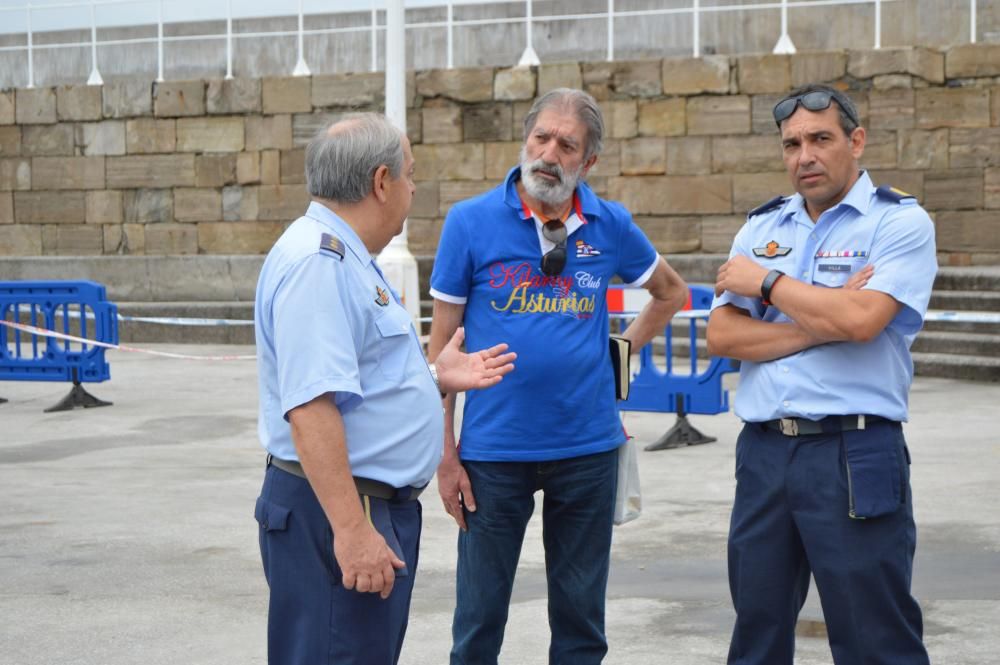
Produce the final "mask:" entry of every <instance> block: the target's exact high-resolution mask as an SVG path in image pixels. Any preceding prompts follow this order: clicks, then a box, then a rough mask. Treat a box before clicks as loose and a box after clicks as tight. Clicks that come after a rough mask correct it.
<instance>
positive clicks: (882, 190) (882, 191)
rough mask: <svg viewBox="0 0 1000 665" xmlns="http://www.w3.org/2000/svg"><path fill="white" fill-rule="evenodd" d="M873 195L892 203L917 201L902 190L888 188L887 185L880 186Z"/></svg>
mask: <svg viewBox="0 0 1000 665" xmlns="http://www.w3.org/2000/svg"><path fill="white" fill-rule="evenodd" d="M875 194H876V195H877V196H878V197H879V198H881V199H885V200H886V201H892V202H893V203H902V202H903V201H904V200H905V199H913V200H916V199H917V197H915V196H914V195H913V194H907V193H906V192H904V191H903V190H901V189H896V188H895V187H890V186H889V185H882V186H881V187H879V188H878V189H876V190H875Z"/></svg>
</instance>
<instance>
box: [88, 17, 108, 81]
mask: <svg viewBox="0 0 1000 665" xmlns="http://www.w3.org/2000/svg"><path fill="white" fill-rule="evenodd" d="M90 65H91V69H90V78H88V79H87V85H104V79H102V78H101V72H99V71H97V16H96V9H95V7H94V0H90Z"/></svg>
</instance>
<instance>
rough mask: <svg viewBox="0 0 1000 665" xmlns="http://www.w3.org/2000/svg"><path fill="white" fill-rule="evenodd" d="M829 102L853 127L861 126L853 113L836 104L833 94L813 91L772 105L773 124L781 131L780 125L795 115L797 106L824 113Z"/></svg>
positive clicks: (838, 103)
mask: <svg viewBox="0 0 1000 665" xmlns="http://www.w3.org/2000/svg"><path fill="white" fill-rule="evenodd" d="M831 102H837V106H839V107H840V108H841V109H843V111H844V113H846V114H847V118H848V119H849V120H850V121H851V122H852V123H853V124H854V126H855V127H858V126H859V125H861V123H860V122H859V121H858V118H857V116H855V115H854V111H852V110H851V109H849V108H847V107H846V106H844V105H843V104H841V103H840V102H838V101H837V98H836V97H834V96H833V94H831V93H829V92H826V91H825V90H814V91H812V92H807V93H805V94H804V95H795V96H794V97H786V98H785V99H782V100H781V101H780V102H778V103H777V104H775V105H774V122H775V123H777V125H778V129H781V123H783V122H784V121H785V120H788V118H789V117H791V115H792V114H793V113H795V109H796V107H798V106H799V104H801V105H802V108H804V109H806V110H807V111H824V110H826V109H828V108H830V103H831Z"/></svg>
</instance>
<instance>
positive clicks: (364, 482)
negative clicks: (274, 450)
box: [267, 455, 426, 501]
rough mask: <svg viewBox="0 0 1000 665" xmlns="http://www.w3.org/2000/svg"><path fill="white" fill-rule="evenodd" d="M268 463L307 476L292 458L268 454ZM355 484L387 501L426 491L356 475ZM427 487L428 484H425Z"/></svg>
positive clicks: (364, 492)
mask: <svg viewBox="0 0 1000 665" xmlns="http://www.w3.org/2000/svg"><path fill="white" fill-rule="evenodd" d="M267 463H268V464H269V465H271V466H275V467H278V468H279V469H281V470H282V471H285V472H286V473H290V474H292V475H293V476H298V477H299V478H305V477H306V472H305V471H303V470H302V465H301V464H299V463H298V462H293V461H291V460H285V459H279V458H277V457H275V456H273V455H268V456H267ZM354 485H355V486H356V487H357V488H358V494H360V495H362V496H370V497H374V498H376V499H385V500H386V501H415V500H416V498H417V497H418V496H420V493H421V492H423V491H424V488H423V487H413V486H410V485H408V486H406V487H398V488H397V487H393V486H392V485H390V484H389V483H383V482H382V481H381V480H372V479H371V478H359V477H358V476H354ZM425 487H426V485H425Z"/></svg>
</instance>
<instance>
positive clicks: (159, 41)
mask: <svg viewBox="0 0 1000 665" xmlns="http://www.w3.org/2000/svg"><path fill="white" fill-rule="evenodd" d="M157 4H158V7H159V13H158V14H157V17H156V60H157V66H156V67H157V73H156V80H157V81H160V82H162V81H163V0H160V2H159V3H157Z"/></svg>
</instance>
